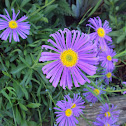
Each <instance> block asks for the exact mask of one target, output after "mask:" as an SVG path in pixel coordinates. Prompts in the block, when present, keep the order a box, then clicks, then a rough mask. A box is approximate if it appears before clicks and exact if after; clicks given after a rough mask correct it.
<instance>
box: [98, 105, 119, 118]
mask: <svg viewBox="0 0 126 126" xmlns="http://www.w3.org/2000/svg"><path fill="white" fill-rule="evenodd" d="M100 107H101V111H100V114H99V115H98V116H99V117H100V118H118V117H119V113H120V111H119V110H116V109H117V106H114V105H113V104H111V107H110V106H109V104H107V103H105V104H104V105H103V106H100Z"/></svg>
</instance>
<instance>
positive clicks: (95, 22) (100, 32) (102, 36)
mask: <svg viewBox="0 0 126 126" xmlns="http://www.w3.org/2000/svg"><path fill="white" fill-rule="evenodd" d="M89 23H91V24H87V26H90V27H91V28H93V29H94V30H95V32H94V33H91V34H90V36H91V38H92V40H96V42H97V43H99V44H98V45H100V47H101V48H102V49H104V47H106V46H107V43H106V42H107V41H109V42H111V43H112V39H111V37H109V36H108V35H107V34H108V33H109V32H111V31H112V30H111V28H110V27H109V22H108V21H106V20H105V22H104V24H103V25H102V21H101V19H100V17H96V18H95V17H94V18H90V19H89Z"/></svg>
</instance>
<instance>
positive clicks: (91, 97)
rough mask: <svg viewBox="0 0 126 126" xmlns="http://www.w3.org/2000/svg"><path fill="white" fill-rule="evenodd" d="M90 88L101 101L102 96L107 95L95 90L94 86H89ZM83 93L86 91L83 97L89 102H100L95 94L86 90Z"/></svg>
mask: <svg viewBox="0 0 126 126" xmlns="http://www.w3.org/2000/svg"><path fill="white" fill-rule="evenodd" d="M88 87H90V89H91V90H92V91H93V92H94V93H95V94H96V95H97V97H98V98H99V99H101V94H104V93H105V92H104V91H102V90H100V89H97V88H94V87H93V86H90V85H88ZM100 88H102V87H100ZM83 91H86V93H83V95H84V96H85V99H86V100H87V101H88V102H92V103H95V102H96V101H98V98H97V97H96V96H95V95H94V94H92V93H91V92H90V91H89V90H88V89H86V88H84V89H83Z"/></svg>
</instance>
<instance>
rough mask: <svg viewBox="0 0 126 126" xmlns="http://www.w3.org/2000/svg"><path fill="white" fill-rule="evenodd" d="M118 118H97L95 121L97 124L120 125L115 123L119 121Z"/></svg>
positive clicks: (103, 125)
mask: <svg viewBox="0 0 126 126" xmlns="http://www.w3.org/2000/svg"><path fill="white" fill-rule="evenodd" d="M117 120H118V119H117V118H113V119H112V118H102V119H101V118H99V117H98V118H96V121H95V122H94V125H95V126H118V125H116V124H115V123H116V122H117Z"/></svg>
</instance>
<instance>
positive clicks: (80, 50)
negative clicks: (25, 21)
mask: <svg viewBox="0 0 126 126" xmlns="http://www.w3.org/2000/svg"><path fill="white" fill-rule="evenodd" d="M80 34H81V33H80V32H79V31H77V30H73V31H72V32H71V31H70V30H68V29H67V28H65V29H64V31H62V30H59V32H56V33H54V34H51V35H50V36H52V37H53V38H54V40H55V42H54V41H53V40H52V39H49V40H48V42H50V43H51V44H52V45H53V47H51V46H48V45H43V46H42V48H46V49H51V50H53V51H54V52H42V53H41V57H40V59H39V61H43V62H44V61H52V62H51V63H48V64H47V65H45V66H44V67H43V68H42V71H43V73H44V74H46V78H48V79H49V78H50V80H49V81H50V83H52V82H53V83H52V85H53V86H54V87H57V85H58V83H59V82H60V86H62V87H63V89H65V87H66V86H68V88H69V89H71V88H72V86H73V84H72V79H73V82H74V85H75V87H79V84H78V83H80V84H81V85H83V84H84V83H85V82H86V81H87V82H88V83H90V80H89V79H88V78H87V77H86V76H85V74H84V73H83V72H85V73H87V74H88V75H91V76H92V75H94V74H95V73H96V70H97V67H96V66H94V65H97V64H98V62H97V61H98V58H96V54H97V53H96V52H94V50H95V49H96V46H95V44H94V45H93V44H92V42H90V37H89V36H88V35H86V34H84V33H82V34H81V35H80ZM64 36H66V40H65V37H64ZM82 71H83V72H82ZM71 76H72V77H71Z"/></svg>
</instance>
